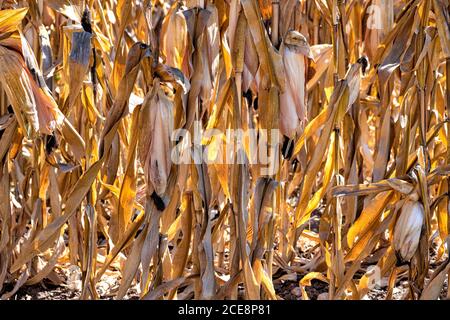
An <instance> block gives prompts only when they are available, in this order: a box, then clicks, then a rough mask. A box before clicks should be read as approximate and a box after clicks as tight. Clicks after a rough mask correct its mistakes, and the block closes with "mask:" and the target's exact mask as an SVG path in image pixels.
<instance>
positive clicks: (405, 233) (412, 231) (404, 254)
mask: <svg viewBox="0 0 450 320" xmlns="http://www.w3.org/2000/svg"><path fill="white" fill-rule="evenodd" d="M423 223H424V208H423V205H422V204H421V203H420V202H418V201H407V202H406V203H405V205H404V206H403V207H402V210H401V212H400V217H399V218H398V220H397V222H396V224H395V229H394V242H393V247H394V250H395V252H396V254H397V256H398V257H400V258H401V259H402V261H406V262H408V261H410V260H411V258H412V257H413V255H414V253H415V252H416V250H417V247H418V245H419V240H420V235H421V231H422V227H423Z"/></svg>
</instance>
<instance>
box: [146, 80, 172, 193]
mask: <svg viewBox="0 0 450 320" xmlns="http://www.w3.org/2000/svg"><path fill="white" fill-rule="evenodd" d="M139 122H140V137H139V156H140V159H141V163H143V166H144V171H145V177H146V179H147V181H148V183H149V184H150V186H151V187H153V189H154V191H155V192H156V193H157V194H158V195H160V196H162V195H163V194H164V192H165V191H166V187H167V179H168V177H169V173H170V166H171V158H170V152H171V134H172V131H173V102H172V101H171V100H170V99H169V98H168V97H167V96H166V94H165V93H164V91H163V89H162V88H161V86H160V84H159V80H158V79H155V82H154V86H153V89H152V91H151V92H150V93H149V95H148V96H147V97H146V99H145V100H144V103H143V105H142V110H141V114H140V119H139ZM150 193H151V191H150Z"/></svg>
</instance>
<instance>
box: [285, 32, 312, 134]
mask: <svg viewBox="0 0 450 320" xmlns="http://www.w3.org/2000/svg"><path fill="white" fill-rule="evenodd" d="M281 53H282V56H283V64H284V70H285V73H286V78H287V82H286V86H285V91H284V92H283V93H282V94H281V95H280V130H281V133H282V134H284V135H285V136H287V137H289V138H292V137H293V136H294V135H295V133H297V131H298V133H301V131H303V127H304V125H305V124H306V122H307V110H306V98H305V92H306V81H305V79H306V70H305V68H306V57H312V55H311V51H310V48H309V45H308V42H307V41H306V38H305V37H304V36H303V35H302V34H301V33H299V32H297V31H289V32H288V34H287V35H286V39H285V40H284V43H283V47H282V48H281Z"/></svg>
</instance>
